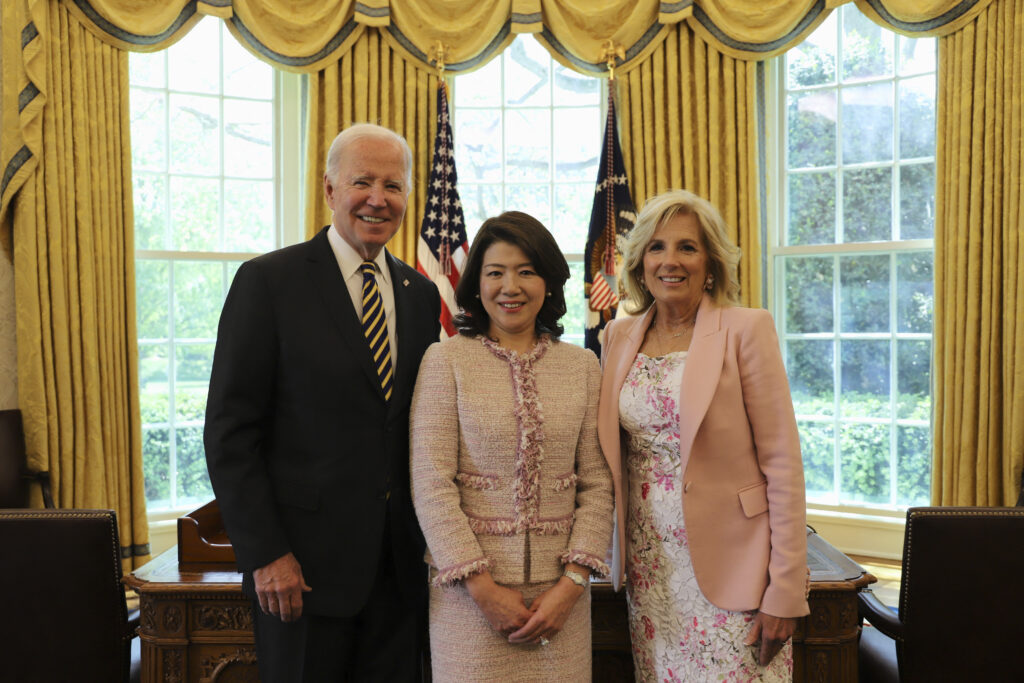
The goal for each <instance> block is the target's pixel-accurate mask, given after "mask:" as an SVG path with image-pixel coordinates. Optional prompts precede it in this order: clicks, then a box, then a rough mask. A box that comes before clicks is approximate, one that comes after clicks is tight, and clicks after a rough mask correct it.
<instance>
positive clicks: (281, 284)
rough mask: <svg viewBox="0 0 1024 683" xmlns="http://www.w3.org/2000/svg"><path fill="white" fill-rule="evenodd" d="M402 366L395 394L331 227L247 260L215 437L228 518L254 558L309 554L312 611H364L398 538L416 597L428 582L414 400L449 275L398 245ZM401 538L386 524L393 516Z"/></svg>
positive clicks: (236, 285) (247, 559) (218, 396)
mask: <svg viewBox="0 0 1024 683" xmlns="http://www.w3.org/2000/svg"><path fill="white" fill-rule="evenodd" d="M387 262H388V265H389V268H390V271H391V278H392V283H393V286H394V294H395V309H396V316H397V346H398V350H397V355H398V358H397V368H396V376H395V381H394V388H393V394H392V397H391V400H390V401H385V399H384V394H383V391H382V389H381V387H380V381H379V379H378V377H377V374H376V371H375V370H374V367H373V364H372V362H371V359H370V352H369V347H368V345H367V342H366V340H365V338H364V337H363V332H362V328H361V326H360V322H359V319H358V317H357V315H356V312H355V309H354V308H353V306H352V301H351V299H350V298H349V294H348V290H347V289H346V287H345V283H344V281H343V279H342V276H341V272H340V270H339V268H338V263H337V261H336V259H335V257H334V253H333V251H332V250H331V247H330V243H329V242H328V240H327V229H326V228H325V229H324V230H321V231H320V232H319V233H318V234H317V235H316V236H315V237H313V239H311V240H310V241H308V242H304V243H302V244H297V245H294V246H290V247H286V248H284V249H280V250H277V251H274V252H271V253H269V254H265V255H263V256H260V257H258V258H255V259H253V260H252V261H249V262H247V263H245V264H243V265H242V266H241V267H240V268H239V269H238V272H237V274H236V275H235V279H234V282H233V283H232V285H231V290H230V291H229V292H228V296H227V300H226V301H225V303H224V310H223V312H222V314H221V319H220V327H219V330H218V336H217V348H216V351H215V353H214V361H213V371H212V374H211V377H210V393H209V399H208V403H207V408H206V429H205V433H204V442H205V446H206V460H207V465H208V467H209V470H210V479H211V481H212V482H213V488H214V493H215V494H216V497H217V500H218V502H219V505H220V509H221V513H222V515H223V518H224V523H225V528H226V530H227V532H228V536H229V537H230V538H231V543H232V545H233V546H234V549H235V554H236V556H237V558H238V566H239V568H240V570H241V571H243V572H244V581H243V588H244V589H245V590H246V592H247V593H248V594H249V595H250V596H252V595H254V593H253V592H252V571H253V570H254V569H257V568H259V567H262V566H264V565H266V564H268V563H270V562H271V561H273V560H275V559H277V558H278V557H280V556H282V555H284V554H285V553H287V552H292V553H294V554H295V556H296V558H297V559H298V561H299V563H300V565H301V566H302V572H303V576H304V578H305V580H306V583H307V584H309V586H310V587H312V589H313V590H312V592H309V593H306V594H305V595H304V599H303V611H304V612H305V613H310V614H323V615H330V616H350V615H353V614H355V613H356V612H358V611H359V609H360V608H361V607H362V606H363V605H364V604H365V602H366V599H367V598H368V596H369V594H370V590H371V588H372V587H373V582H374V578H375V576H376V573H377V563H378V560H379V558H380V557H381V550H382V546H381V544H382V543H384V542H390V543H391V544H392V555H393V557H394V560H395V565H396V571H397V575H398V578H399V584H400V585H401V586H402V587H403V589H404V590H406V591H408V597H409V598H410V599H420V598H422V595H423V592H424V591H425V589H426V585H427V582H426V575H425V571H426V569H425V566H426V565H424V563H423V547H424V542H423V536H422V534H421V533H420V530H419V527H418V525H417V523H416V517H415V514H414V512H413V508H412V503H411V502H410V496H409V401H410V399H411V397H412V388H413V383H414V381H415V379H416V374H417V371H418V370H419V364H420V359H421V358H422V356H423V352H424V351H425V350H426V348H427V347H428V346H429V345H430V344H431V343H432V342H434V341H437V339H438V335H439V333H440V324H439V322H438V320H439V313H440V298H439V295H438V292H437V288H436V287H435V286H434V284H433V283H431V282H430V281H429V280H427V279H426V278H425V277H423V276H422V275H420V274H419V273H417V272H416V271H415V270H414V269H413V268H410V267H409V266H408V265H406V264H404V263H402V262H401V261H399V260H398V259H396V258H394V257H393V256H392V255H391V254H390V253H388V254H387ZM386 515H387V516H389V518H390V525H389V526H390V529H391V533H390V538H385V534H384V529H385V516H386Z"/></svg>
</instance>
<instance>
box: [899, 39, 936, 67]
mask: <svg viewBox="0 0 1024 683" xmlns="http://www.w3.org/2000/svg"><path fill="white" fill-rule="evenodd" d="M896 40H897V41H899V46H900V47H899V50H900V73H901V74H920V73H926V72H929V71H935V39H934V38H908V37H907V36H897V37H896Z"/></svg>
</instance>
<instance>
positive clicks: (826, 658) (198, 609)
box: [125, 533, 875, 683]
mask: <svg viewBox="0 0 1024 683" xmlns="http://www.w3.org/2000/svg"><path fill="white" fill-rule="evenodd" d="M807 546H808V552H807V560H808V562H807V564H808V566H809V568H810V570H811V593H810V604H811V613H810V615H809V616H808V617H806V618H805V619H803V620H801V623H800V625H799V626H798V627H797V631H796V635H795V636H794V638H793V659H794V666H793V680H794V681H796V682H797V683H803V682H805V681H806V682H807V683H855V682H856V680H857V638H858V634H859V628H860V619H859V618H858V616H857V593H858V592H859V591H860V590H861V589H862V588H864V587H865V586H867V585H868V584H870V583H874V582H875V577H873V576H872V575H871V574H868V573H867V572H865V571H864V570H863V569H861V567H860V566H859V565H857V564H856V563H854V562H853V561H852V560H850V558H848V557H846V556H845V555H843V554H842V553H841V552H839V551H838V550H836V549H835V548H833V547H832V546H831V545H829V544H828V543H827V542H826V541H825V540H824V539H823V538H821V537H820V536H818V535H817V534H813V533H812V534H810V535H808V537H807ZM241 582H242V576H241V574H238V573H237V572H232V571H223V570H209V571H203V570H190V571H180V570H179V565H178V555H177V550H176V549H175V548H172V549H171V550H168V551H167V552H165V553H164V554H162V555H160V556H159V557H157V558H156V559H154V560H153V561H152V562H150V563H148V564H147V565H145V566H144V567H142V568H140V569H138V570H136V571H135V572H133V573H132V574H130V575H129V576H128V577H126V578H125V583H127V584H128V585H129V586H131V587H132V588H134V589H135V590H136V591H137V592H138V593H139V606H140V609H141V624H140V626H139V636H140V638H141V641H142V680H143V682H144V683H185V682H186V681H188V682H189V683H228V682H229V681H257V680H258V678H259V677H258V674H257V671H256V653H255V650H254V647H253V638H252V615H251V612H250V606H249V605H250V603H249V600H248V599H246V598H245V597H244V596H243V595H242V587H241ZM592 615H593V617H592V619H593V634H594V635H593V648H594V681H595V683H605V682H607V683H622V682H624V681H632V680H633V659H632V654H631V652H630V645H629V624H628V617H627V612H626V601H625V596H624V594H623V593H615V592H614V591H612V589H611V585H610V584H608V583H598V582H595V584H594V588H593V612H592Z"/></svg>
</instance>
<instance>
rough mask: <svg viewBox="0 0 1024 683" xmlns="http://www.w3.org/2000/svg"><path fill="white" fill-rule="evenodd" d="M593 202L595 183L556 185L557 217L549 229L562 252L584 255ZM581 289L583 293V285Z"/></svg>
mask: <svg viewBox="0 0 1024 683" xmlns="http://www.w3.org/2000/svg"><path fill="white" fill-rule="evenodd" d="M595 177H596V172H595ZM593 201H594V183H593V182H589V183H566V184H561V183H560V184H558V185H555V217H554V220H553V221H552V224H551V225H550V226H548V227H549V228H550V229H551V232H552V234H554V236H555V238H556V239H557V240H558V246H559V247H561V248H562V251H564V252H566V253H570V254H582V253H583V250H584V248H585V247H586V246H587V230H588V229H589V228H590V209H591V207H592V206H593ZM580 287H581V290H580V291H582V285H580ZM574 291H575V290H574ZM581 300H582V299H581Z"/></svg>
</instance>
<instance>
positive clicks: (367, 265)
mask: <svg viewBox="0 0 1024 683" xmlns="http://www.w3.org/2000/svg"><path fill="white" fill-rule="evenodd" d="M359 270H361V271H362V272H363V334H364V335H366V341H367V342H368V343H369V344H370V355H371V356H373V365H374V367H376V368H377V374H378V375H379V376H380V386H381V387H382V388H383V389H384V398H385V399H388V400H391V380H392V376H391V344H389V343H388V320H387V316H386V315H384V300H383V299H381V296H380V290H379V289H377V276H376V269H375V268H374V265H373V261H363V264H362V265H361V266H359Z"/></svg>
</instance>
